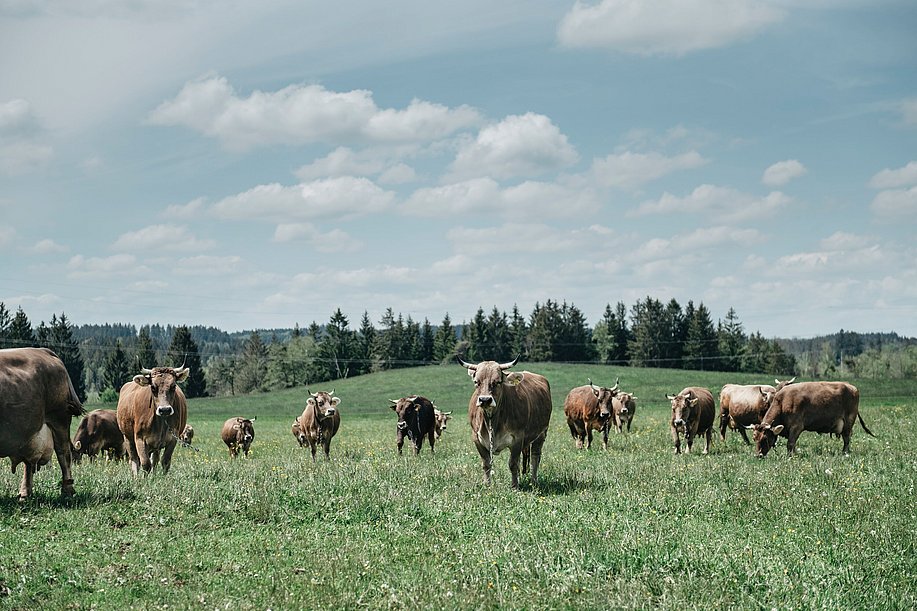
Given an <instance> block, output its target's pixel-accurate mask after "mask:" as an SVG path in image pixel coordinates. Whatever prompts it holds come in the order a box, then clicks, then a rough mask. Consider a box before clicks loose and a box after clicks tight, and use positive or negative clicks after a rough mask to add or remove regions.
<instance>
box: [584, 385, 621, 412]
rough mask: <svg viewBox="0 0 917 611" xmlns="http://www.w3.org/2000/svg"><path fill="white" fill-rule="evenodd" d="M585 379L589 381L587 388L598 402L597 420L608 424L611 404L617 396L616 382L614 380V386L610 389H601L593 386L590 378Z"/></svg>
mask: <svg viewBox="0 0 917 611" xmlns="http://www.w3.org/2000/svg"><path fill="white" fill-rule="evenodd" d="M586 379H587V380H589V387H590V388H592V394H594V395H595V398H596V400H598V402H599V420H600V421H602V422H608V421H609V419H610V418H611V412H612V410H613V406H612V402H613V400H614V398H615V396H616V395H617V394H618V388H619V386H618V380H615V385H614V386H612V387H611V388H603V387H601V386H596V385H595V384H593V383H592V379H591V378H586Z"/></svg>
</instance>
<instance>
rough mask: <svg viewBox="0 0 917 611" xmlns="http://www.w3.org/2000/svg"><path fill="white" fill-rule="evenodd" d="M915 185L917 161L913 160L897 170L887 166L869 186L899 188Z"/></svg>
mask: <svg viewBox="0 0 917 611" xmlns="http://www.w3.org/2000/svg"><path fill="white" fill-rule="evenodd" d="M913 185H917V161H911V162H909V163H908V164H907V165H906V166H904V167H903V168H898V169H895V170H890V169H888V168H886V169H884V170H882V171H881V172H878V173H877V174H876V175H875V176H873V177H872V180H870V181H869V186H870V187H873V188H875V189H898V188H900V187H910V186H913Z"/></svg>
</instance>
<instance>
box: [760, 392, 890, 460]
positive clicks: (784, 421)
mask: <svg viewBox="0 0 917 611" xmlns="http://www.w3.org/2000/svg"><path fill="white" fill-rule="evenodd" d="M858 419H859V421H860V426H862V427H863V430H864V431H866V433H867V434H869V435H870V436H872V437H875V435H873V434H872V431H870V430H869V429H868V428H866V423H865V422H863V416H861V415H860V391H859V390H857V387H856V386H854V385H853V384H848V383H847V382H800V383H798V384H793V385H792V386H787V387H786V388H783V389H782V390H780V391H778V392H777V393H775V394H774V395H773V396H772V397H771V399H770V402H769V405H768V407H767V411H766V412H765V414H764V416H763V417H762V418H761V422H760V423H759V424H755V425H749V426H748V427H746V428H750V429H754V432H755V433H754V434H755V445H756V452H757V454H758V456H759V457H761V458H764V457H765V456H767V453H768V452H769V451H770V449H771V448H772V447H774V444H775V443H776V441H777V436H778V435H779V436H781V437H786V453H787V455H789V456H792V454H793V453H794V452H795V451H796V441H797V440H798V439H799V435H800V434H802V432H803V431H813V432H815V433H833V434H835V435H840V436H841V438H842V439H843V440H844V447H843V449H842V451H843V452H844V454H849V453H850V435H851V434H852V433H853V426H854V425H855V424H856V422H857V420H858Z"/></svg>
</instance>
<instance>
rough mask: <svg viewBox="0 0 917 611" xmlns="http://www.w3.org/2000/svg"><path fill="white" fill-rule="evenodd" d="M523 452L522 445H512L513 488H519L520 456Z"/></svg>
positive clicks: (510, 469)
mask: <svg viewBox="0 0 917 611" xmlns="http://www.w3.org/2000/svg"><path fill="white" fill-rule="evenodd" d="M521 454H522V446H521V445H518V446H512V447H510V449H509V472H510V474H511V475H512V476H513V488H514V489H518V488H519V456H520V455H521Z"/></svg>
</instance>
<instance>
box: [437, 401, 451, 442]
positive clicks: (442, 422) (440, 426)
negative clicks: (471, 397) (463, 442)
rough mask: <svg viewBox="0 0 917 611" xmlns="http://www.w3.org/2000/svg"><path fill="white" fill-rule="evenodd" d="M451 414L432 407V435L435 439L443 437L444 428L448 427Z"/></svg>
mask: <svg viewBox="0 0 917 611" xmlns="http://www.w3.org/2000/svg"><path fill="white" fill-rule="evenodd" d="M451 414H452V412H441V411H439V410H438V409H437V408H436V406H434V407H433V416H434V417H435V419H436V421H435V423H434V425H433V427H434V428H433V434H434V435H435V436H436V438H437V439H439V438H440V437H442V436H443V433H445V432H446V426H448V424H449V421H450V420H452V416H451Z"/></svg>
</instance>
